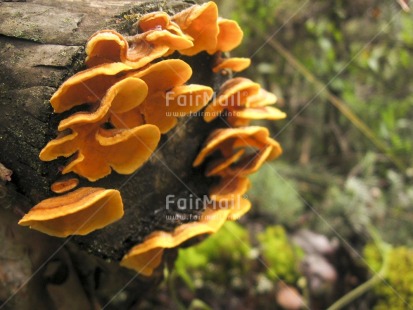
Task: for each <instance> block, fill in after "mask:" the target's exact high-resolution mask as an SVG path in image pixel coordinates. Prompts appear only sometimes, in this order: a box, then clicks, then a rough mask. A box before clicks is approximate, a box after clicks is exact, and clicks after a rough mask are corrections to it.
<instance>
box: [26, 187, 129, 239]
mask: <svg viewBox="0 0 413 310" xmlns="http://www.w3.org/2000/svg"><path fill="white" fill-rule="evenodd" d="M122 216H123V204H122V199H121V197H120V193H119V191H117V190H113V189H110V190H107V189H103V188H90V187H84V188H80V189H78V190H75V191H74V192H71V193H68V194H65V195H62V196H59V197H54V198H49V199H46V200H43V201H42V202H40V203H39V204H37V205H35V206H34V207H33V208H32V209H31V210H30V212H29V213H28V214H26V215H25V216H24V217H23V218H22V219H21V220H20V222H19V224H20V225H23V226H30V228H33V229H36V230H39V231H41V232H44V233H46V234H49V235H51V236H56V237H67V236H68V235H73V234H76V235H85V234H88V233H90V232H92V231H94V230H96V229H99V228H102V227H104V226H106V225H108V224H111V223H113V222H115V221H117V220H119V219H120V218H121V217H122Z"/></svg>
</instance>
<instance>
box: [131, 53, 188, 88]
mask: <svg viewBox="0 0 413 310" xmlns="http://www.w3.org/2000/svg"><path fill="white" fill-rule="evenodd" d="M191 75H192V69H191V66H190V65H188V64H187V63H186V62H184V61H183V60H180V59H167V60H162V61H159V62H157V63H155V64H152V65H150V66H148V67H146V68H144V69H143V70H140V71H136V72H132V73H130V74H129V76H133V77H137V78H140V79H141V80H143V81H144V82H145V83H146V85H148V93H149V94H151V93H154V92H156V91H163V92H166V91H167V90H170V89H172V88H173V87H175V86H179V85H182V84H184V83H185V82H186V81H188V80H189V78H190V77H191ZM160 77H161V78H160Z"/></svg>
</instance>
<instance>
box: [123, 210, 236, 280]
mask: <svg viewBox="0 0 413 310" xmlns="http://www.w3.org/2000/svg"><path fill="white" fill-rule="evenodd" d="M229 214H230V210H229V209H216V210H214V209H211V208H206V210H205V211H204V212H203V213H202V215H201V217H200V220H199V221H197V222H190V223H186V224H183V225H181V226H178V227H177V228H175V230H174V231H172V232H165V231H156V232H153V233H151V234H150V235H149V236H148V237H147V238H146V239H145V241H144V242H142V243H140V244H138V245H136V246H134V247H133V248H132V249H130V251H129V252H128V253H127V254H126V255H125V256H124V257H123V259H122V261H121V262H120V264H121V266H124V267H127V268H130V269H134V270H135V271H136V272H138V273H140V274H142V275H144V276H150V275H152V273H153V270H154V269H155V268H157V267H158V266H159V264H160V263H161V261H162V260H161V259H160V256H161V255H162V254H163V249H166V248H174V247H177V246H178V245H180V244H182V243H183V242H185V241H187V240H189V239H191V238H193V237H195V236H199V235H204V234H212V233H215V232H216V231H218V229H220V228H221V226H222V225H223V224H224V223H225V221H226V219H227V217H228V215H229Z"/></svg>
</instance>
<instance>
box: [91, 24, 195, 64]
mask: <svg viewBox="0 0 413 310" xmlns="http://www.w3.org/2000/svg"><path fill="white" fill-rule="evenodd" d="M168 44H172V45H171V46H170V45H168ZM175 46H178V47H180V46H183V47H188V46H192V42H191V41H190V40H189V39H188V38H186V37H185V36H183V37H180V36H179V35H176V34H173V33H170V32H168V31H166V30H149V31H147V32H145V33H141V34H137V35H135V36H133V37H131V38H130V39H129V43H128V41H126V39H125V38H124V37H123V36H122V35H121V34H120V33H118V32H116V31H115V30H108V29H105V30H100V31H98V32H96V33H95V34H93V35H92V36H91V37H90V39H89V41H88V43H87V45H86V54H87V57H86V65H87V66H88V67H94V66H97V65H102V64H106V63H116V62H122V63H124V64H126V65H128V66H130V67H132V68H134V69H139V68H142V67H144V66H145V65H147V64H149V63H150V62H151V61H152V60H154V59H157V58H159V57H162V56H164V55H165V54H166V53H167V52H168V51H169V49H170V48H171V47H172V48H173V47H175Z"/></svg>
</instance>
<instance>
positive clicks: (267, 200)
mask: <svg viewBox="0 0 413 310" xmlns="http://www.w3.org/2000/svg"><path fill="white" fill-rule="evenodd" d="M285 167H286V165H285V164H282V163H281V162H277V163H269V164H266V165H264V166H263V167H261V169H260V170H259V171H258V172H256V173H255V174H253V175H251V177H250V180H251V184H252V186H251V189H250V190H249V191H248V198H249V199H250V200H251V201H252V203H253V205H254V207H255V208H257V209H259V211H260V212H262V213H263V214H266V215H269V216H270V218H271V219H272V220H273V221H274V222H277V223H280V224H283V225H286V226H292V225H293V224H294V223H295V222H296V221H297V219H298V218H299V216H300V214H302V212H303V209H304V205H303V202H302V201H301V199H300V197H299V194H298V192H297V190H296V189H297V184H296V182H294V180H291V179H288V180H287V179H285V178H284V177H283V176H282V175H281V174H280V170H282V169H283V168H284V170H285Z"/></svg>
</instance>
